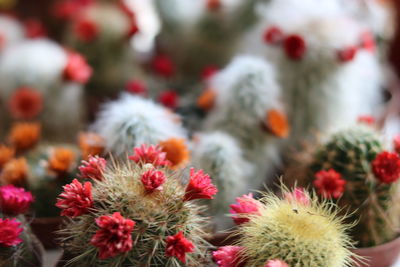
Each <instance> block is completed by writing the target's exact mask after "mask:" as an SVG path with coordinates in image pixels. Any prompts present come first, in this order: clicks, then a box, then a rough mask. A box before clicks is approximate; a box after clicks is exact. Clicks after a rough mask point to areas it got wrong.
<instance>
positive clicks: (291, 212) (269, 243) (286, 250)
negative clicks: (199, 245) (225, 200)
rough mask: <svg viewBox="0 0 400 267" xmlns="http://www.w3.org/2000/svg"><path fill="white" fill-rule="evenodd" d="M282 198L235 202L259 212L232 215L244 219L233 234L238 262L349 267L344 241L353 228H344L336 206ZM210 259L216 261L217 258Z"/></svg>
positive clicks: (298, 192)
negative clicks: (273, 262)
mask: <svg viewBox="0 0 400 267" xmlns="http://www.w3.org/2000/svg"><path fill="white" fill-rule="evenodd" d="M283 195H284V196H285V197H284V199H281V198H279V197H277V196H276V195H274V194H273V193H270V192H267V193H265V194H264V195H263V196H262V198H261V199H260V200H259V201H257V200H249V199H248V198H249V196H243V197H242V198H239V199H238V203H239V204H237V205H242V207H243V206H244V205H249V204H248V203H249V201H252V202H256V203H258V204H257V205H255V207H257V208H258V210H256V211H253V212H252V213H251V214H236V215H235V216H236V218H242V219H243V218H246V220H242V221H240V222H241V224H240V225H239V226H238V228H237V230H234V232H233V235H234V236H237V238H238V241H237V243H236V245H237V247H238V253H236V255H235V258H236V261H238V262H241V263H242V264H243V265H244V266H264V265H265V264H266V263H267V262H268V261H270V260H277V259H279V260H282V261H284V262H286V263H287V264H288V265H289V266H310V267H319V266H326V267H333V266H335V267H338V266H342V267H344V266H352V265H351V264H352V262H353V260H352V259H351V256H353V254H352V253H351V252H350V251H349V248H351V247H352V242H351V240H350V238H349V237H348V235H347V230H348V228H349V227H351V225H349V224H345V223H344V222H343V221H344V219H345V218H344V217H341V216H339V215H338V211H337V209H336V206H335V205H334V204H332V203H331V202H328V201H324V202H319V201H318V198H317V197H316V196H314V195H313V196H309V195H308V193H306V192H305V191H304V190H302V189H299V188H297V189H295V191H293V192H289V191H287V190H286V189H284V190H283ZM240 199H242V201H241V202H240ZM231 207H232V208H234V205H232V206H231ZM237 216H240V217H237ZM234 218H235V217H234ZM214 259H216V260H219V257H218V253H214ZM220 266H223V265H220ZM233 266H234V265H233ZM237 266H240V265H237Z"/></svg>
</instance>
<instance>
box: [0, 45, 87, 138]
mask: <svg viewBox="0 0 400 267" xmlns="http://www.w3.org/2000/svg"><path fill="white" fill-rule="evenodd" d="M71 55H72V53H71V52H68V51H66V50H65V49H63V48H62V47H61V46H60V45H58V44H57V43H55V42H53V41H50V40H48V39H34V40H25V41H22V42H20V43H18V44H16V45H13V46H9V47H7V48H6V49H5V50H4V51H3V53H2V55H1V57H0V80H1V82H2V90H1V91H0V99H1V101H2V102H3V103H4V104H3V105H2V108H4V109H5V110H4V112H2V113H3V119H2V120H3V121H4V123H5V124H8V123H9V122H10V121H11V119H15V118H10V116H12V111H11V110H9V106H10V101H12V99H13V97H15V95H16V94H17V93H18V91H19V90H21V88H28V89H29V90H30V91H33V92H36V94H37V95H39V97H40V102H41V103H42V105H43V110H42V111H41V112H40V114H38V115H37V116H35V117H32V118H17V119H35V120H40V122H41V123H42V128H43V133H44V135H45V136H46V137H47V138H51V139H57V140H59V139H60V140H66V139H67V140H68V139H69V140H72V138H74V137H75V135H76V132H77V131H78V129H79V127H80V126H81V124H80V122H81V121H82V118H83V116H82V111H83V109H82V93H83V92H82V86H81V85H80V83H83V81H82V80H80V81H77V80H76V77H77V76H73V75H74V74H78V76H79V78H78V80H79V79H81V78H82V77H83V78H87V76H90V72H91V70H90V67H88V66H87V65H86V62H85V61H84V59H83V58H80V56H78V57H79V60H78V63H79V64H78V65H77V64H75V66H72V65H71V61H70V59H71ZM74 55H77V54H74ZM71 67H72V68H71ZM75 67H83V69H82V68H78V69H76V68H75ZM71 71H72V72H71ZM74 71H75V72H74ZM66 72H68V73H66ZM71 73H73V74H72V76H68V75H71ZM82 74H83V75H82ZM60 118H62V120H60ZM4 128H7V127H4Z"/></svg>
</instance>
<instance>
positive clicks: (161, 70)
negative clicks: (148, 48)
mask: <svg viewBox="0 0 400 267" xmlns="http://www.w3.org/2000/svg"><path fill="white" fill-rule="evenodd" d="M152 66H153V70H154V71H155V72H156V73H157V74H158V75H160V76H162V77H165V78H170V77H171V76H173V75H174V74H175V66H174V64H173V63H172V61H171V59H170V58H169V57H168V56H166V55H158V56H156V57H155V58H154V59H153V62H152Z"/></svg>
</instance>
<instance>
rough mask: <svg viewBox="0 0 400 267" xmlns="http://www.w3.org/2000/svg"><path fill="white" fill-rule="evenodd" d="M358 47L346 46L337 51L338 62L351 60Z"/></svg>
mask: <svg viewBox="0 0 400 267" xmlns="http://www.w3.org/2000/svg"><path fill="white" fill-rule="evenodd" d="M357 51H358V48H357V47H356V46H348V47H346V48H344V49H342V50H339V51H338V52H337V58H338V60H339V62H342V63H345V62H349V61H352V60H353V59H354V57H355V56H356V54H357Z"/></svg>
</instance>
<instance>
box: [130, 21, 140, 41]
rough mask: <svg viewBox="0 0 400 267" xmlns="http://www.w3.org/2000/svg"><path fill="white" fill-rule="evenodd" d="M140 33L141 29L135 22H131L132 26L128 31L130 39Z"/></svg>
mask: <svg viewBox="0 0 400 267" xmlns="http://www.w3.org/2000/svg"><path fill="white" fill-rule="evenodd" d="M138 32H139V27H138V25H137V24H136V22H135V21H132V22H131V25H130V26H129V30H128V37H132V36H134V35H135V34H137V33H138Z"/></svg>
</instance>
